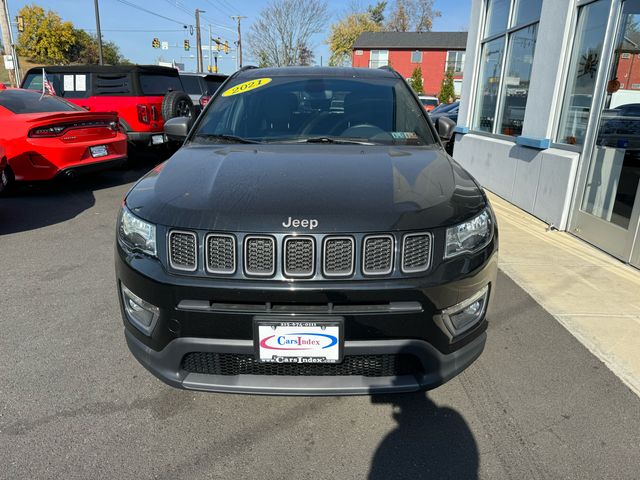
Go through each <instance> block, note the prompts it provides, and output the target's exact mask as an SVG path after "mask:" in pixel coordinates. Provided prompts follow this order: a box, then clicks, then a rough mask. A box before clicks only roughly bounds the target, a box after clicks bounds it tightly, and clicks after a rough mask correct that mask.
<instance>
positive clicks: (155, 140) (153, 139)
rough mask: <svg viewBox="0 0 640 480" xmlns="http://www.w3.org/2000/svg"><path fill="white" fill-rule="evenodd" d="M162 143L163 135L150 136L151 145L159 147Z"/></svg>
mask: <svg viewBox="0 0 640 480" xmlns="http://www.w3.org/2000/svg"><path fill="white" fill-rule="evenodd" d="M161 143H164V135H151V144H152V145H160V144H161Z"/></svg>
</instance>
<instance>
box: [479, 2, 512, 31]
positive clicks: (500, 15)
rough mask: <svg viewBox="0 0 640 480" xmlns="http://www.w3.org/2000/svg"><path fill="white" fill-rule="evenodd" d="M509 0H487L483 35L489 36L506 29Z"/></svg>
mask: <svg viewBox="0 0 640 480" xmlns="http://www.w3.org/2000/svg"><path fill="white" fill-rule="evenodd" d="M510 3H511V0H488V4H487V24H486V26H485V30H484V37H485V38H487V37H491V36H493V35H497V34H498V33H501V32H504V31H505V30H506V29H507V22H508V21H509V4H510Z"/></svg>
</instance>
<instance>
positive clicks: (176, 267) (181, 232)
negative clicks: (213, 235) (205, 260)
mask: <svg viewBox="0 0 640 480" xmlns="http://www.w3.org/2000/svg"><path fill="white" fill-rule="evenodd" d="M174 235H183V236H184V237H190V238H192V239H193V244H192V245H193V251H192V252H191V254H192V255H193V265H189V264H186V263H182V264H180V263H176V262H174V256H175V255H176V252H174V243H173V239H174ZM168 253H169V265H170V266H171V268H173V269H174V270H181V271H183V272H195V271H196V270H197V269H198V237H197V236H196V234H195V233H193V232H187V231H185V230H171V231H170V232H169V249H168Z"/></svg>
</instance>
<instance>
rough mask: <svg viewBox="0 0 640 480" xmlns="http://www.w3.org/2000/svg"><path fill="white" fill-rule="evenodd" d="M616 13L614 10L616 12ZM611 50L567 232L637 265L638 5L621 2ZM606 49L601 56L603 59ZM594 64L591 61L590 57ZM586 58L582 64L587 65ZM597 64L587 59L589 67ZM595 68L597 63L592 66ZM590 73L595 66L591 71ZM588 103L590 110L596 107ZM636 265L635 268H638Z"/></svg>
mask: <svg viewBox="0 0 640 480" xmlns="http://www.w3.org/2000/svg"><path fill="white" fill-rule="evenodd" d="M619 11H620V10H619ZM610 27H613V28H615V30H616V32H617V33H616V34H615V37H610V38H614V45H613V48H612V49H610V51H609V53H608V56H609V58H608V59H607V60H608V62H607V63H606V64H605V63H603V64H602V65H601V66H600V67H601V68H607V67H608V69H607V71H608V72H609V74H608V77H607V78H603V79H602V80H603V81H602V82H598V83H600V85H601V86H600V88H601V90H603V93H602V94H601V95H600V96H598V95H597V93H595V94H594V97H595V98H598V97H599V98H600V100H601V108H600V109H599V111H597V112H595V115H593V116H592V117H591V121H592V124H593V122H594V120H596V119H597V129H596V133H595V136H594V138H593V139H592V141H591V145H592V147H591V148H590V149H589V150H587V149H586V148H585V153H584V158H583V161H586V162H588V168H587V169H586V172H583V174H582V176H581V179H580V189H579V192H580V193H579V197H578V198H577V199H576V211H575V212H574V215H573V219H572V229H573V231H574V232H575V233H577V234H578V235H579V236H581V237H583V238H584V239H585V240H587V241H589V242H591V243H593V244H595V245H597V246H599V247H601V248H603V249H604V250H606V251H608V252H610V253H612V254H614V255H615V256H617V257H618V258H620V259H621V260H624V261H626V262H637V261H638V258H637V257H636V255H637V251H636V249H640V244H638V245H636V244H637V243H638V242H637V241H636V240H637V236H638V224H639V217H640V190H639V187H640V0H626V1H624V2H623V3H622V9H621V16H620V18H619V21H618V22H617V23H616V22H613V25H612V24H610ZM606 50H607V49H605V50H604V51H603V54H604V53H605V52H606ZM592 57H593V59H596V56H595V54H594V56H592ZM588 60H589V59H588V58H587V59H586V60H585V62H588ZM594 62H597V60H593V61H592V62H591V63H594ZM596 65H597V63H596ZM594 68H595V67H594ZM597 107H598V105H597V102H594V104H593V108H594V109H595V108H597ZM638 266H640V264H638Z"/></svg>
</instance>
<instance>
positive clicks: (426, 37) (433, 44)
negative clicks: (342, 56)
mask: <svg viewBox="0 0 640 480" xmlns="http://www.w3.org/2000/svg"><path fill="white" fill-rule="evenodd" d="M353 48H354V49H357V48H358V49H360V48H411V49H428V48H432V49H450V50H456V49H460V50H464V49H465V48H467V32H364V33H361V34H360V36H359V37H358V39H357V40H356V42H355V43H354V45H353Z"/></svg>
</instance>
